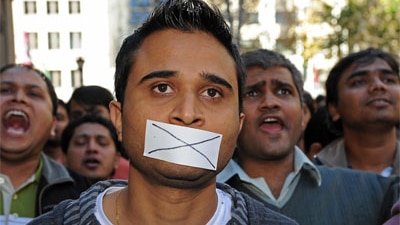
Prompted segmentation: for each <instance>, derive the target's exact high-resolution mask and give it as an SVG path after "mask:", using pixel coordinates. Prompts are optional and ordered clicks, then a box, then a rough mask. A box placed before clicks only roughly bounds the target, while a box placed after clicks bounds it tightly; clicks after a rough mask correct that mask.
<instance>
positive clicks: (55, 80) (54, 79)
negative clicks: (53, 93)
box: [49, 70, 61, 87]
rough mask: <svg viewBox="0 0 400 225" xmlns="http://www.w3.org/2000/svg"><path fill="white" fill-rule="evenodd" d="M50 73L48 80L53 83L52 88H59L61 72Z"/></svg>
mask: <svg viewBox="0 0 400 225" xmlns="http://www.w3.org/2000/svg"><path fill="white" fill-rule="evenodd" d="M49 73H50V80H51V83H53V86H54V87H61V71H59V70H51V71H49Z"/></svg>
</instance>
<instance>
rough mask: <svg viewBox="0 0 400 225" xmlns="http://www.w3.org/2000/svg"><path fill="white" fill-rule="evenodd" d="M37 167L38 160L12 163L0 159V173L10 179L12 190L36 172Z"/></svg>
mask: <svg viewBox="0 0 400 225" xmlns="http://www.w3.org/2000/svg"><path fill="white" fill-rule="evenodd" d="M38 165H39V160H38V159H29V160H25V161H12V162H10V161H6V160H4V159H0V172H1V173H2V174H5V175H7V176H8V177H9V178H10V180H11V183H12V185H13V187H14V189H16V188H18V187H19V186H21V185H22V184H23V183H25V181H26V180H28V179H29V178H30V177H31V176H32V174H34V173H35V172H36V170H37V168H38Z"/></svg>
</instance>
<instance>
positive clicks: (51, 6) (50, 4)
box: [47, 1, 58, 14]
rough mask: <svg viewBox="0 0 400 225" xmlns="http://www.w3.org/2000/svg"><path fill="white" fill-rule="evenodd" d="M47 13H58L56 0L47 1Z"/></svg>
mask: <svg viewBox="0 0 400 225" xmlns="http://www.w3.org/2000/svg"><path fill="white" fill-rule="evenodd" d="M47 14H58V2H56V1H47Z"/></svg>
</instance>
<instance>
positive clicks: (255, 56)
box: [242, 49, 304, 104]
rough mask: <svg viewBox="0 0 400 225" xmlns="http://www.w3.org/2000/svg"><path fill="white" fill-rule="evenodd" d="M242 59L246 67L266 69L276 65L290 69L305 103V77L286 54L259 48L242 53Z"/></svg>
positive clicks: (302, 101) (301, 99)
mask: <svg viewBox="0 0 400 225" xmlns="http://www.w3.org/2000/svg"><path fill="white" fill-rule="evenodd" d="M242 59H243V62H244V65H245V67H246V69H247V68H250V67H260V68H262V69H264V70H266V69H269V68H271V67H276V66H279V67H284V68H286V69H288V70H289V71H290V73H291V74H292V78H293V81H294V84H295V86H296V89H297V92H299V97H300V103H301V104H303V103H304V90H303V78H302V76H301V73H300V71H299V70H298V69H297V68H296V66H295V65H293V63H292V62H290V60H289V59H287V58H286V57H285V56H284V55H282V54H280V53H278V52H275V51H271V50H268V49H257V50H254V51H249V52H246V53H244V54H242Z"/></svg>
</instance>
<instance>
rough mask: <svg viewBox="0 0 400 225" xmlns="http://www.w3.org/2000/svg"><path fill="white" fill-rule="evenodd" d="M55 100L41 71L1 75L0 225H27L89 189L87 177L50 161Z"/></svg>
mask: <svg viewBox="0 0 400 225" xmlns="http://www.w3.org/2000/svg"><path fill="white" fill-rule="evenodd" d="M56 110H57V96H56V94H55V92H54V88H53V86H52V84H51V81H50V80H49V79H48V78H47V77H46V76H45V75H44V74H43V73H42V72H40V71H39V70H37V69H34V68H32V67H29V66H23V65H14V64H11V65H6V66H4V67H2V68H1V69H0V113H1V114H0V115H1V120H0V140H1V142H0V190H1V192H0V224H5V225H7V224H24V223H27V222H28V221H30V220H31V219H32V218H34V217H36V216H39V215H41V214H43V213H45V212H47V211H50V210H51V209H52V208H53V207H54V206H55V205H56V204H57V203H59V202H61V201H62V200H65V199H72V198H77V197H79V194H80V192H82V191H83V190H85V189H86V188H87V187H89V183H88V181H87V180H85V179H84V178H83V177H81V176H78V175H77V174H75V173H73V172H70V171H68V170H67V169H66V168H65V167H64V166H62V165H61V164H59V163H57V162H55V161H53V160H51V159H50V158H49V157H48V156H46V155H45V154H44V153H42V151H43V147H44V145H45V144H46V142H47V140H48V138H49V136H50V134H52V133H54V128H55V115H56Z"/></svg>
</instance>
